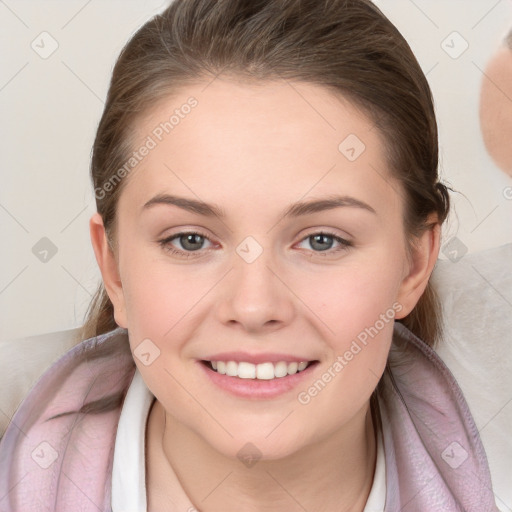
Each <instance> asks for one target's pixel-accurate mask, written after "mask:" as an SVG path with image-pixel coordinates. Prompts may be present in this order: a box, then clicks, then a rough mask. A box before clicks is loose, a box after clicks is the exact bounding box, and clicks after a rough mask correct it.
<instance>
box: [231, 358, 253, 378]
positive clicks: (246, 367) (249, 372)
mask: <svg viewBox="0 0 512 512" xmlns="http://www.w3.org/2000/svg"><path fill="white" fill-rule="evenodd" d="M230 362H232V363H234V364H236V363H235V362H234V361H230ZM237 366H238V377H240V378H241V379H254V378H256V365H254V364H251V363H238V364H237Z"/></svg>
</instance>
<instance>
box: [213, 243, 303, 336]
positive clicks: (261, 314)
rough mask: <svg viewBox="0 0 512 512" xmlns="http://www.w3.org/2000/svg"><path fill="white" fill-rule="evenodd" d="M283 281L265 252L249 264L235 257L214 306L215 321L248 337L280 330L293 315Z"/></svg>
mask: <svg viewBox="0 0 512 512" xmlns="http://www.w3.org/2000/svg"><path fill="white" fill-rule="evenodd" d="M286 281H287V279H286V276H285V275H284V273H283V272H282V271H281V272H280V271H279V266H278V265H276V262H275V261H274V259H273V258H271V256H270V251H269V250H268V251H267V250H263V252H262V253H261V254H260V255H259V256H258V257H257V258H256V259H255V260H254V261H252V262H250V263H249V262H248V261H246V260H244V259H243V258H242V257H240V256H239V255H238V254H235V255H234V257H233V268H232V270H231V271H230V272H229V274H228V275H227V276H226V278H225V279H224V280H223V285H222V289H221V294H220V297H219V302H217V313H218V317H219V320H220V321H221V322H222V323H223V324H225V325H228V326H231V327H237V328H239V329H241V330H244V331H246V332H249V333H252V334H258V333H268V332H271V331H274V330H277V329H281V328H283V327H284V326H285V325H288V324H289V323H290V322H291V321H292V319H293V317H294V314H295V311H296V306H295V300H296V298H295V295H294V294H293V292H292V290H291V288H290V284H289V283H287V282H286Z"/></svg>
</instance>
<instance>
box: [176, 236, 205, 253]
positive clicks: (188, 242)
mask: <svg viewBox="0 0 512 512" xmlns="http://www.w3.org/2000/svg"><path fill="white" fill-rule="evenodd" d="M181 238H182V245H183V247H184V248H185V249H189V250H191V251H195V250H197V249H200V245H201V242H202V240H201V239H202V238H203V237H202V236H200V235H195V234H190V235H184V236H182V237H181ZM183 242H184V243H183ZM198 245H199V246H198Z"/></svg>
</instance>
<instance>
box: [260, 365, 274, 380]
mask: <svg viewBox="0 0 512 512" xmlns="http://www.w3.org/2000/svg"><path fill="white" fill-rule="evenodd" d="M256 378H257V379H262V380H270V379H273V378H274V365H273V364H272V363H261V364H259V365H257V366H256Z"/></svg>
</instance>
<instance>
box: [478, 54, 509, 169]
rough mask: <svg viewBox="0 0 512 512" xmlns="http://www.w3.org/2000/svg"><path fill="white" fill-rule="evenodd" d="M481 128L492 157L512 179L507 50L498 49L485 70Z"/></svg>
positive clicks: (481, 96) (481, 98) (482, 90)
mask: <svg viewBox="0 0 512 512" xmlns="http://www.w3.org/2000/svg"><path fill="white" fill-rule="evenodd" d="M480 126H481V129H482V136H483V139H484V143H485V146H486V148H487V151H488V153H489V155H490V156H491V158H492V159H493V160H494V162H495V163H496V165H497V166H498V167H499V168H500V169H501V170H503V171H504V172H506V173H507V174H508V175H509V176H512V144H510V141H511V140H512V51H511V50H510V48H508V47H506V46H502V47H500V48H499V49H498V51H497V52H496V53H495V54H494V55H493V57H492V58H491V60H490V61H489V63H488V65H487V68H486V70H485V75H484V77H483V80H482V88H481V92H480Z"/></svg>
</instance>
